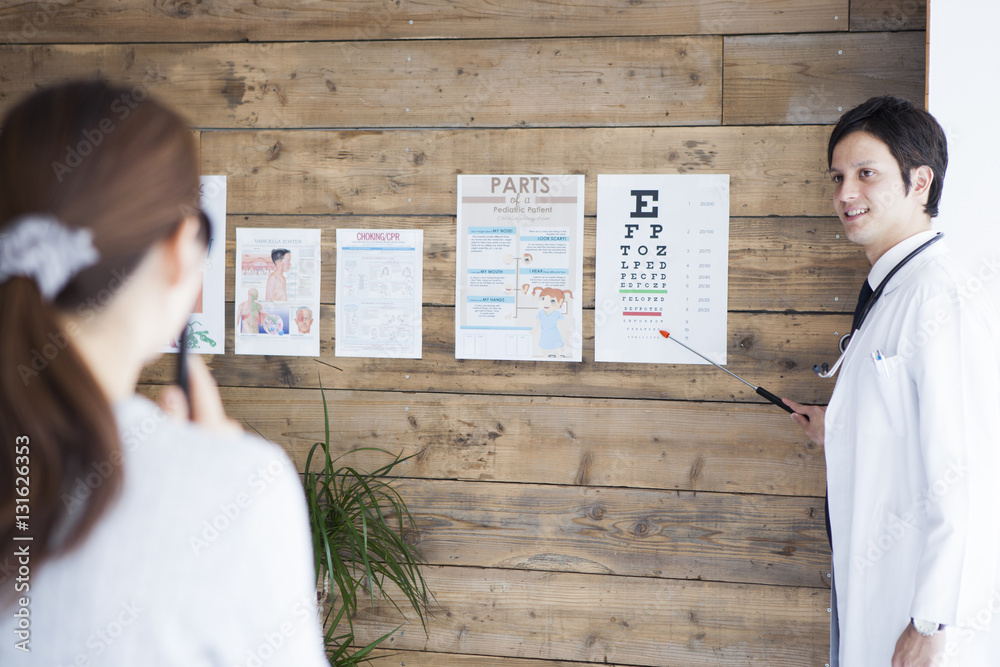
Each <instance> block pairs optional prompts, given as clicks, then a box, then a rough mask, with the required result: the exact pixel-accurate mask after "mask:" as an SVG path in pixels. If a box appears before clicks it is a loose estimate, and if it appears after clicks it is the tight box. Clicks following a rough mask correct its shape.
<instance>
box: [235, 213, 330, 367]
mask: <svg viewBox="0 0 1000 667" xmlns="http://www.w3.org/2000/svg"><path fill="white" fill-rule="evenodd" d="M321 250H322V249H321V247H320V230H318V229H264V228H261V229H257V228H237V229H236V316H235V317H234V321H235V328H236V331H235V336H234V338H235V340H236V354H273V355H284V356H305V357H318V356H319V289H320V286H319V281H320V255H321Z"/></svg>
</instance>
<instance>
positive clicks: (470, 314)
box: [455, 175, 584, 361]
mask: <svg viewBox="0 0 1000 667" xmlns="http://www.w3.org/2000/svg"><path fill="white" fill-rule="evenodd" d="M583 205H584V202H583V176H581V175H564V176H517V175H499V176H498V175H489V176H459V177H458V245H457V253H456V255H457V273H456V289H455V357H456V358H457V359H520V360H540V361H580V360H581V359H582V347H583V345H582V340H583V336H582V315H583V303H582V301H583V295H582V293H581V292H582V289H583Z"/></svg>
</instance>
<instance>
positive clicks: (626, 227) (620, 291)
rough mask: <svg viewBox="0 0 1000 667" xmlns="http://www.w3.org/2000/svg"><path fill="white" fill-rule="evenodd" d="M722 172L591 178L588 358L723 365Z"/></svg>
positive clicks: (725, 235) (725, 203) (725, 252)
mask: <svg viewBox="0 0 1000 667" xmlns="http://www.w3.org/2000/svg"><path fill="white" fill-rule="evenodd" d="M728 282H729V175H728V174H706V175H688V174H684V175H677V174H659V175H623V174H616V175H598V177H597V290H596V296H595V302H594V313H595V314H594V360H595V361H624V362H638V363H661V364H706V363H708V362H706V361H704V360H703V359H701V358H699V357H698V356H697V355H695V354H693V353H691V352H689V351H688V350H685V349H684V348H683V347H681V346H680V345H666V344H665V341H664V338H663V337H662V336H661V335H660V333H659V332H660V330H661V329H662V330H665V331H668V332H669V333H670V335H671V337H676V338H677V339H679V340H682V341H684V342H685V343H690V345H691V346H692V347H694V348H695V349H697V350H698V351H700V352H702V353H703V354H705V355H706V356H708V357H709V358H711V359H712V360H713V361H715V362H717V363H719V364H725V363H726V325H727V310H728V298H729V297H728Z"/></svg>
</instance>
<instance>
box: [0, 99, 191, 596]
mask: <svg viewBox="0 0 1000 667" xmlns="http://www.w3.org/2000/svg"><path fill="white" fill-rule="evenodd" d="M0 127H2V130H0V183H2V187H0V234H2V233H3V231H4V230H5V229H6V228H7V227H9V226H10V225H11V223H12V222H13V221H14V220H16V219H18V218H19V217H21V216H24V215H28V214H46V215H51V216H53V217H55V218H57V219H58V220H59V221H60V222H61V223H62V224H63V225H65V226H67V227H69V228H70V229H83V228H85V229H89V230H91V232H92V233H93V244H94V246H95V248H96V249H97V252H98V253H99V256H100V259H99V260H98V261H97V263H96V264H94V265H93V266H91V267H89V268H87V269H84V270H83V271H81V272H80V273H79V274H77V275H76V276H74V277H73V278H72V279H71V280H70V281H69V283H68V284H67V285H66V286H65V287H64V288H63V289H62V291H61V292H60V293H59V294H57V295H56V296H55V297H54V299H52V300H51V301H49V300H47V299H45V298H43V297H42V294H41V292H40V291H39V289H38V285H37V284H36V283H35V281H34V280H33V279H31V278H26V277H21V276H15V277H13V278H10V279H8V280H6V281H4V282H3V283H0V312H2V313H3V314H4V324H3V325H2V326H0V549H2V550H3V553H6V554H9V553H13V550H14V546H13V545H14V544H15V542H14V537H15V536H30V537H31V538H32V542H31V543H30V544H31V553H32V556H33V560H32V563H40V562H44V560H45V559H47V558H49V557H51V556H53V555H55V554H58V553H61V552H65V551H69V550H70V549H72V548H73V547H74V546H76V545H78V544H80V543H81V542H82V541H83V540H84V539H85V538H86V536H87V535H88V534H89V532H90V530H91V529H92V528H93V527H94V525H95V524H96V523H97V521H98V520H99V519H100V518H101V516H102V515H103V514H104V512H105V511H106V510H107V509H108V508H109V506H110V504H111V502H112V500H113V499H114V498H115V495H116V492H117V491H118V489H119V487H120V486H121V466H120V464H121V462H122V441H121V436H120V435H119V431H118V425H117V423H116V421H115V417H114V414H113V412H112V408H111V405H110V403H109V399H108V397H107V396H106V395H105V393H104V391H103V390H102V388H101V386H100V385H99V384H98V381H97V379H96V378H95V377H94V375H93V373H92V372H91V370H90V366H88V364H87V362H86V361H85V359H84V357H83V356H82V355H81V354H80V353H79V352H78V349H77V345H76V341H75V340H74V337H75V336H76V335H77V334H78V333H79V329H80V327H81V326H86V324H87V323H88V322H90V321H92V320H93V318H95V317H98V316H99V315H100V313H101V311H102V310H103V308H104V307H105V306H106V305H107V304H109V303H110V302H111V301H112V300H113V299H115V298H116V295H117V293H118V292H119V290H121V289H122V288H123V286H124V285H125V284H126V283H128V281H129V276H130V274H131V273H132V272H133V271H134V270H135V269H136V268H137V267H138V266H139V264H140V262H141V261H142V260H143V258H144V257H146V256H147V254H148V252H149V250H150V249H151V248H152V247H153V246H154V245H156V244H157V243H158V242H160V241H161V240H163V239H165V238H167V237H168V236H170V235H171V234H172V233H174V232H176V230H177V229H178V228H179V226H180V225H181V224H182V222H183V220H184V219H185V218H186V217H188V216H189V215H191V214H192V212H197V203H198V158H197V151H196V146H195V143H194V139H193V137H192V135H191V132H190V130H189V129H188V127H187V124H186V123H185V122H184V121H183V120H182V119H181V117H180V116H178V115H177V114H176V113H174V112H173V111H170V110H169V109H167V108H166V107H164V106H162V105H161V104H159V103H157V102H156V101H154V100H153V99H151V98H148V96H147V92H146V90H145V89H144V88H141V87H138V86H137V87H134V88H118V87H113V86H111V85H109V84H107V83H105V82H101V81H91V82H75V83H69V84H64V85H60V86H57V87H54V88H49V89H43V90H41V91H38V92H36V93H34V94H32V95H31V96H29V97H27V98H26V99H24V100H22V101H20V102H19V103H18V104H17V105H16V106H14V107H13V108H12V109H10V111H9V112H8V113H7V114H6V116H5V117H4V118H3V120H2V123H0ZM108 362H110V363H114V361H113V360H108ZM25 445H27V446H25ZM26 452H27V453H26ZM19 457H21V458H19ZM25 457H26V458H25ZM26 472H28V473H30V498H31V521H30V524H29V527H30V531H28V532H23V528H22V529H21V530H19V529H18V526H17V519H20V518H22V517H21V515H20V514H15V506H16V505H17V499H18V498H23V496H21V495H18V494H17V493H16V489H18V488H22V489H23V488H25V485H26V483H25V482H23V481H22V482H21V483H19V484H18V483H17V478H18V477H25V476H26V475H25V473H26ZM22 493H23V492H22ZM57 535H58V536H57ZM5 589H6V590H5V591H4V592H3V593H6V592H9V591H12V590H13V587H10V588H7V587H5ZM3 593H0V606H2V603H3V601H4V600H3V597H4V595H3Z"/></svg>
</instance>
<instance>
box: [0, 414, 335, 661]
mask: <svg viewBox="0 0 1000 667" xmlns="http://www.w3.org/2000/svg"><path fill="white" fill-rule="evenodd" d="M115 416H116V418H117V420H118V424H119V428H120V430H121V434H122V447H123V461H122V469H123V473H124V477H123V479H124V483H123V486H122V489H121V494H120V495H119V496H118V498H117V500H116V501H115V502H114V503H113V504H112V506H111V507H110V508H109V509H108V511H107V512H106V513H105V514H104V516H103V517H102V518H101V519H100V521H99V522H98V524H97V525H96V526H95V528H94V530H93V531H92V532H91V533H90V535H89V536H88V537H87V538H86V540H85V541H84V543H83V544H82V545H81V546H80V547H79V548H77V549H75V550H73V551H71V552H70V553H69V554H67V555H65V556H63V557H60V558H58V559H54V560H49V561H48V562H45V563H43V564H41V565H35V564H34V563H32V564H31V574H30V590H29V591H27V592H21V593H17V597H18V598H20V597H27V598H28V599H29V604H28V606H27V609H28V610H29V612H30V633H31V635H30V642H29V643H28V647H29V648H30V652H28V653H26V652H23V651H21V650H18V649H16V648H15V643H16V642H17V641H18V639H17V637H16V636H15V634H14V630H15V627H16V622H17V619H15V618H14V617H13V612H14V611H17V610H18V609H19V605H16V606H15V607H14V608H13V609H12V608H11V607H10V606H9V605H8V606H7V608H5V609H4V610H3V611H2V614H0V665H4V666H15V665H38V666H40V667H42V666H44V667H64V666H65V667H69V666H70V665H73V666H74V667H77V666H80V667H83V666H87V665H94V666H96V665H109V666H117V665H121V666H129V667H131V666H134V665H142V666H143V667H154V666H156V665H178V666H183V667H197V666H201V665H213V666H214V665H218V666H220V667H221V666H224V667H265V666H266V667H278V666H279V665H293V666H294V667H320V666H325V665H328V663H327V661H326V659H325V657H324V654H323V648H322V637H321V629H320V625H319V622H318V620H317V616H316V596H315V574H314V569H313V560H312V548H311V542H310V537H309V526H308V516H307V511H306V505H305V502H304V496H303V492H302V485H301V482H300V481H299V476H298V473H297V472H296V470H295V467H294V465H293V464H292V462H291V461H290V460H289V459H288V457H287V456H286V455H285V453H284V452H283V451H282V450H281V449H280V448H279V447H277V446H275V445H273V444H271V443H268V442H266V441H264V440H262V439H260V438H257V437H251V436H249V435H245V436H241V437H237V438H228V439H226V438H219V437H218V436H214V435H211V434H208V433H205V432H204V431H202V430H200V429H199V428H197V427H196V426H194V425H192V424H189V423H180V422H177V421H174V420H172V419H168V418H167V417H166V415H164V414H163V412H161V411H160V410H159V409H158V408H157V407H156V405H154V404H153V403H152V402H150V401H149V400H147V399H145V398H142V397H138V396H135V397H132V398H130V399H128V400H126V401H123V402H122V403H120V404H118V405H116V406H115ZM27 435H28V436H29V437H30V435H31V434H27ZM102 467H103V468H104V470H106V469H107V467H106V466H100V465H98V466H95V468H94V469H93V470H91V471H90V473H91V474H89V475H87V476H85V477H84V478H83V479H82V480H79V483H78V484H76V485H74V492H73V493H71V494H67V495H65V496H64V498H63V500H64V502H65V503H67V504H69V505H76V504H77V503H76V497H82V496H85V495H86V494H87V493H88V487H87V485H88V484H90V485H95V484H99V483H101V480H102V479H103V477H102V470H101V468H102ZM19 544H30V543H19ZM4 556H6V554H4ZM0 562H2V560H0ZM15 570H16V566H15ZM14 576H16V575H14V574H9V575H8V576H7V577H6V579H7V580H6V581H5V582H3V583H2V584H0V585H2V586H4V587H5V588H7V587H11V588H12V587H13V585H14ZM0 578H4V577H3V575H2V574H0ZM4 593H9V589H8V590H5V591H4ZM8 599H9V598H8Z"/></svg>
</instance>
